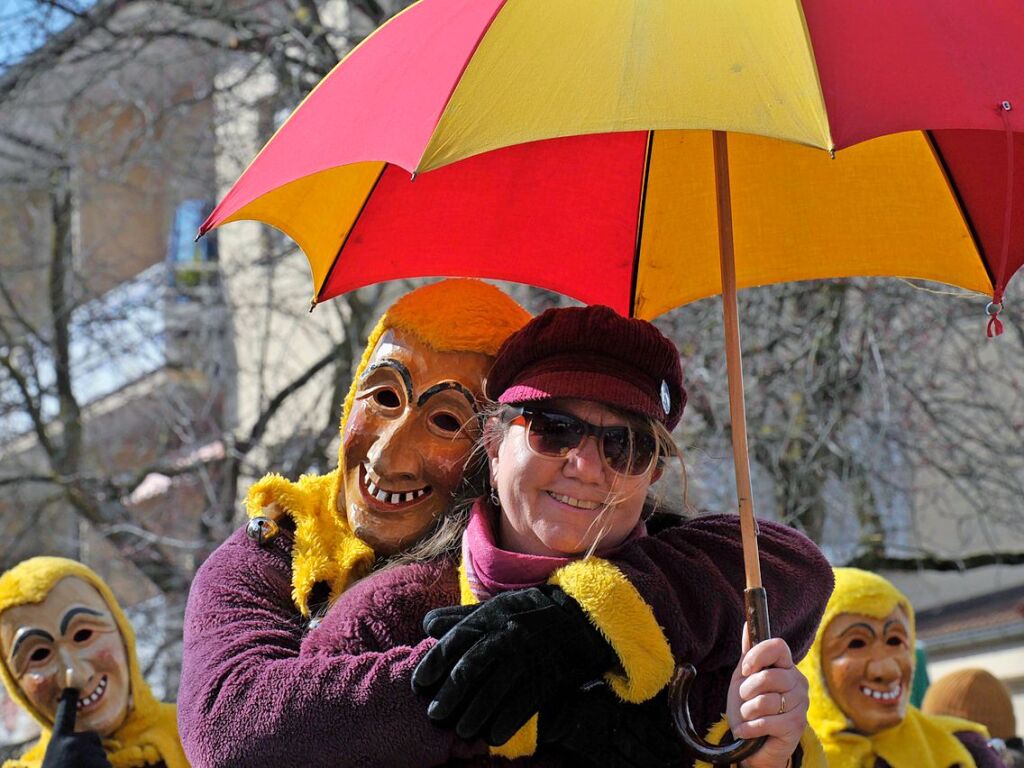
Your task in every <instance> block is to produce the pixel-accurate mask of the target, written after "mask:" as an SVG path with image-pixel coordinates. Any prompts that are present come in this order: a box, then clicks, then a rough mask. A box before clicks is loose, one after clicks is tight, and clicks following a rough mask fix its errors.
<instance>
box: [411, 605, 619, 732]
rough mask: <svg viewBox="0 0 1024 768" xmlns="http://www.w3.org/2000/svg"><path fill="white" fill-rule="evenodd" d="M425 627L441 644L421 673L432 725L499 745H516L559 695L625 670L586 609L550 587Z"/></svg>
mask: <svg viewBox="0 0 1024 768" xmlns="http://www.w3.org/2000/svg"><path fill="white" fill-rule="evenodd" d="M423 628H424V629H425V630H426V632H427V634H428V635H430V636H431V637H436V638H439V639H440V642H438V644H437V645H435V646H434V647H433V648H431V649H430V651H429V652H428V653H427V655H426V656H424V657H423V659H422V660H421V661H420V663H419V666H417V667H416V671H415V672H414V673H413V678H412V685H413V690H415V691H416V692H417V693H422V694H427V695H431V694H432V695H433V701H432V702H431V704H430V706H429V708H428V709H427V714H428V715H429V716H430V717H431V719H433V720H437V721H441V722H446V723H454V725H455V732H456V733H457V734H458V735H459V736H460V737H462V738H463V739H468V740H471V739H476V738H483V739H484V740H485V741H486V742H487V743H488V744H491V745H498V744H504V743H505V742H506V741H508V740H509V739H510V738H511V737H512V736H513V735H514V734H515V733H516V731H518V730H519V729H520V728H521V727H522V726H523V725H524V724H525V723H526V721H527V720H529V719H530V718H531V717H532V716H533V715H534V714H535V713H537V712H539V711H540V709H541V708H542V707H543V706H544V705H545V704H547V703H548V702H549V701H551V700H552V699H553V698H554V697H555V696H557V695H559V694H560V693H563V692H567V691H572V690H575V689H577V688H579V687H580V686H581V685H582V684H583V683H586V682H589V681H591V680H595V679H597V678H598V677H600V676H601V675H602V674H604V673H605V672H607V671H608V670H610V669H612V668H614V667H615V666H616V665H617V663H618V658H617V657H616V655H615V652H614V651H613V650H612V647H611V645H609V643H608V641H607V640H605V639H604V637H603V636H602V635H601V633H600V631H598V629H597V628H596V627H595V626H594V625H593V624H591V623H590V620H589V619H588V618H587V616H586V614H585V613H584V612H583V610H582V609H581V608H580V607H579V605H577V604H576V602H575V601H574V600H573V599H572V598H570V597H569V596H568V595H566V594H565V592H563V591H562V590H561V589H559V588H558V587H552V586H549V585H544V586H541V587H534V588H531V589H523V590H518V591H515V592H504V593H502V594H500V595H498V596H497V597H494V598H492V599H491V600H488V601H487V602H485V603H481V604H480V605H478V606H460V607H456V608H439V609H437V610H433V611H431V612H430V613H428V614H427V615H426V617H425V618H424V619H423Z"/></svg>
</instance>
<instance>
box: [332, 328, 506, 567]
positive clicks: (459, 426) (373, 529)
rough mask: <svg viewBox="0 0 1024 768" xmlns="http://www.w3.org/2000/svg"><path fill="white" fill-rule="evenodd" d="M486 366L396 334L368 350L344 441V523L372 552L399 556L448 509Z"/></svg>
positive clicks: (473, 356)
mask: <svg viewBox="0 0 1024 768" xmlns="http://www.w3.org/2000/svg"><path fill="white" fill-rule="evenodd" d="M491 362H492V361H491V358H489V357H487V356H486V355H483V354H480V353H477V352H438V351H436V350H434V349H431V348H430V347H429V346H427V345H426V344H424V343H423V342H420V341H418V340H417V339H416V338H415V337H413V336H410V335H408V334H405V333H403V332H401V331H397V330H391V331H388V332H387V333H386V334H385V335H384V336H383V337H382V338H381V340H380V342H379V343H378V344H377V347H376V349H375V350H374V353H373V357H371V358H370V361H369V363H368V364H367V366H366V371H365V372H364V374H363V378H362V379H361V380H360V382H359V384H358V388H357V390H356V394H355V400H354V402H353V404H352V409H351V411H350V412H349V415H348V420H347V421H346V423H345V432H344V435H343V439H344V461H345V466H344V472H345V476H344V479H345V486H344V490H343V494H344V497H345V499H344V501H345V509H346V515H347V517H348V522H349V525H351V527H352V529H353V531H354V532H355V534H356V535H357V536H358V537H359V538H361V539H362V540H363V541H365V542H366V543H367V544H369V545H370V546H371V547H373V549H374V550H375V551H376V552H378V553H381V554H391V553H394V552H397V551H400V550H402V549H404V548H407V547H408V546H409V545H410V544H412V543H414V542H415V541H416V540H418V539H419V538H420V537H422V536H423V535H424V534H425V533H426V532H427V531H428V530H429V529H430V527H431V525H432V524H433V522H434V520H435V519H436V518H438V517H439V516H440V515H442V514H443V513H444V511H445V510H446V509H447V508H448V506H449V504H450V503H451V500H452V494H453V493H454V492H455V490H456V489H457V488H458V486H459V483H460V481H461V479H462V473H463V468H464V467H465V464H466V460H467V458H468V457H469V454H470V451H471V450H472V448H473V443H474V440H475V439H476V437H477V436H478V434H479V423H478V419H477V413H476V402H477V398H478V397H479V396H480V392H481V382H482V380H483V377H484V374H485V373H486V372H487V370H488V369H489V367H490V364H491ZM339 501H341V499H339Z"/></svg>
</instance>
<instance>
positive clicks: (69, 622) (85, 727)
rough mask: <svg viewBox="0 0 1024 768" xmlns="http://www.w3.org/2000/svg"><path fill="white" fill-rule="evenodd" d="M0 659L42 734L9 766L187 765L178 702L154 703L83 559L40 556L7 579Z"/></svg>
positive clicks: (130, 643)
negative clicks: (180, 739)
mask: <svg viewBox="0 0 1024 768" xmlns="http://www.w3.org/2000/svg"><path fill="white" fill-rule="evenodd" d="M0 653H2V655H3V665H2V670H3V677H4V684H5V685H6V686H7V690H8V692H9V693H10V695H11V698H13V699H14V700H15V701H17V702H18V703H19V704H21V706H23V707H24V708H25V710H26V711H27V712H28V713H29V714H30V715H32V717H33V718H34V719H35V720H36V721H37V722H38V723H39V725H40V727H41V728H42V735H41V736H40V738H39V741H38V742H37V743H36V744H35V745H34V746H33V747H32V748H31V749H29V750H28V752H26V753H25V754H24V755H23V756H22V757H21V758H20V759H18V760H13V761H10V762H8V763H6V764H5V768H31V767H35V766H42V767H43V768H72V767H74V768H94V766H95V767H96V768H99V767H100V766H107V765H110V766H114V768H142V767H143V766H166V768H186V767H187V765H188V763H187V762H186V760H185V755H184V753H183V752H182V749H181V744H180V742H179V740H178V731H177V726H176V724H175V713H174V712H175V710H174V705H172V704H163V703H160V702H158V701H157V700H156V699H155V698H154V697H153V694H152V693H151V692H150V690H149V687H148V686H147V685H146V682H145V680H143V678H142V674H141V672H140V670H139V665H138V660H137V659H136V656H135V637H134V635H133V633H132V629H131V625H130V624H129V623H128V620H127V619H126V618H125V616H124V614H123V613H122V612H121V608H120V607H119V606H118V604H117V601H116V600H115V599H114V596H113V594H112V593H111V591H110V589H109V587H107V585H106V584H105V583H104V582H103V580H102V579H100V577H99V576H97V575H96V574H95V573H94V572H93V571H91V570H90V569H89V568H87V567H85V566H84V565H82V564H81V563H76V562H75V561H73V560H65V559H63V558H57V557H35V558H32V559H30V560H26V561H24V562H22V563H20V564H19V565H17V566H15V567H14V568H12V569H11V570H9V571H7V572H6V573H4V574H3V576H0ZM62 698H63V699H65V701H64V703H63V704H62V703H61V702H62Z"/></svg>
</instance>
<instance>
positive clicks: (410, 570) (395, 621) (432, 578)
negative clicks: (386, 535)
mask: <svg viewBox="0 0 1024 768" xmlns="http://www.w3.org/2000/svg"><path fill="white" fill-rule="evenodd" d="M458 604H459V583H458V571H457V567H456V565H455V563H454V562H452V561H449V560H441V561H435V562H432V563H422V564H414V565H404V566H399V567H395V568H388V569H385V570H382V571H379V572H377V573H374V574H371V575H370V576H368V577H367V578H365V579H363V580H362V581H360V582H358V583H357V584H355V585H354V586H353V587H352V588H351V589H349V590H348V591H347V592H345V594H343V595H342V596H341V597H340V598H338V600H337V602H335V604H334V605H332V606H331V609H330V610H329V611H328V612H327V616H326V617H325V618H324V620H323V621H322V622H321V624H320V625H319V626H318V627H317V628H316V629H314V630H312V631H311V632H310V633H309V634H308V635H307V636H306V638H305V639H304V640H303V642H302V649H301V652H300V654H301V656H303V657H308V656H316V657H331V656H339V655H340V656H345V655H349V654H357V655H364V654H367V653H368V652H369V651H383V650H386V649H388V648H392V649H393V650H394V651H395V652H407V653H408V654H409V658H413V659H415V660H416V662H418V661H419V659H420V658H421V657H422V656H423V654H424V653H425V652H426V651H427V650H428V649H429V648H431V647H432V646H433V645H434V643H435V642H436V641H435V640H433V639H432V638H428V637H427V636H426V634H425V633H424V631H423V617H424V616H425V615H426V613H427V612H428V611H430V610H432V609H434V608H441V607H444V606H449V605H458ZM378 655H381V656H382V660H381V664H380V667H381V670H382V672H381V674H384V673H385V671H386V674H387V675H388V676H390V677H393V678H394V679H395V680H396V681H397V682H398V685H396V686H394V687H393V688H392V689H390V690H389V691H388V693H387V695H390V696H392V697H394V698H393V705H394V708H395V710H396V711H397V712H401V713H402V714H401V715H400V716H401V718H402V719H401V720H399V719H397V718H398V715H396V718H395V719H394V720H393V723H394V724H395V725H396V726H397V727H394V728H391V729H390V730H389V732H388V738H389V741H388V744H387V746H386V751H383V750H378V751H377V752H375V753H374V754H375V755H377V756H379V755H381V754H384V755H386V759H387V760H388V761H389V762H381V761H380V760H379V758H378V760H377V762H375V763H374V764H375V765H408V766H410V767H412V766H416V768H422V767H423V766H428V765H445V766H451V767H453V766H460V768H485V767H486V768H497V766H509V768H512V766H517V767H518V766H523V768H526V767H527V766H530V767H531V768H558V767H560V766H562V765H564V764H570V763H565V762H564V761H563V759H562V758H561V757H559V756H558V755H557V754H554V753H550V752H546V753H544V754H540V755H533V756H530V757H525V758H520V759H518V760H506V759H504V758H500V757H493V756H491V755H489V754H488V749H487V745H486V744H484V743H483V742H474V743H469V742H465V741H462V740H461V739H458V738H456V737H455V736H454V733H453V732H452V731H451V730H450V729H448V728H441V727H439V726H436V725H434V724H433V722H432V721H431V720H430V719H429V718H428V717H427V704H428V703H429V701H428V699H426V698H423V697H420V696H417V695H416V694H415V693H413V690H412V672H413V669H414V668H415V663H413V664H405V663H403V662H402V661H398V662H397V663H396V659H401V658H402V657H401V656H390V655H388V656H385V655H383V654H378ZM360 749H361V748H360ZM446 750H447V754H445V751H446ZM350 752H351V750H350ZM360 754H361V753H360ZM403 759H404V762H402V761H403ZM348 764H349V763H345V765H348ZM572 764H574V763H572Z"/></svg>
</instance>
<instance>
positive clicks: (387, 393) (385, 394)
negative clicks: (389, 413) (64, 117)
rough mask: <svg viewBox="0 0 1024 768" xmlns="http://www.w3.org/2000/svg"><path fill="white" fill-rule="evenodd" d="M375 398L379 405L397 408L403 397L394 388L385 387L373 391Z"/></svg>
mask: <svg viewBox="0 0 1024 768" xmlns="http://www.w3.org/2000/svg"><path fill="white" fill-rule="evenodd" d="M373 399H374V400H375V401H376V402H377V404H378V405H381V406H383V407H385V408H397V407H398V406H400V405H401V404H402V399H401V398H400V397H399V396H398V393H397V392H395V390H393V389H388V388H386V387H383V388H381V389H378V390H377V391H376V392H374V393H373Z"/></svg>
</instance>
